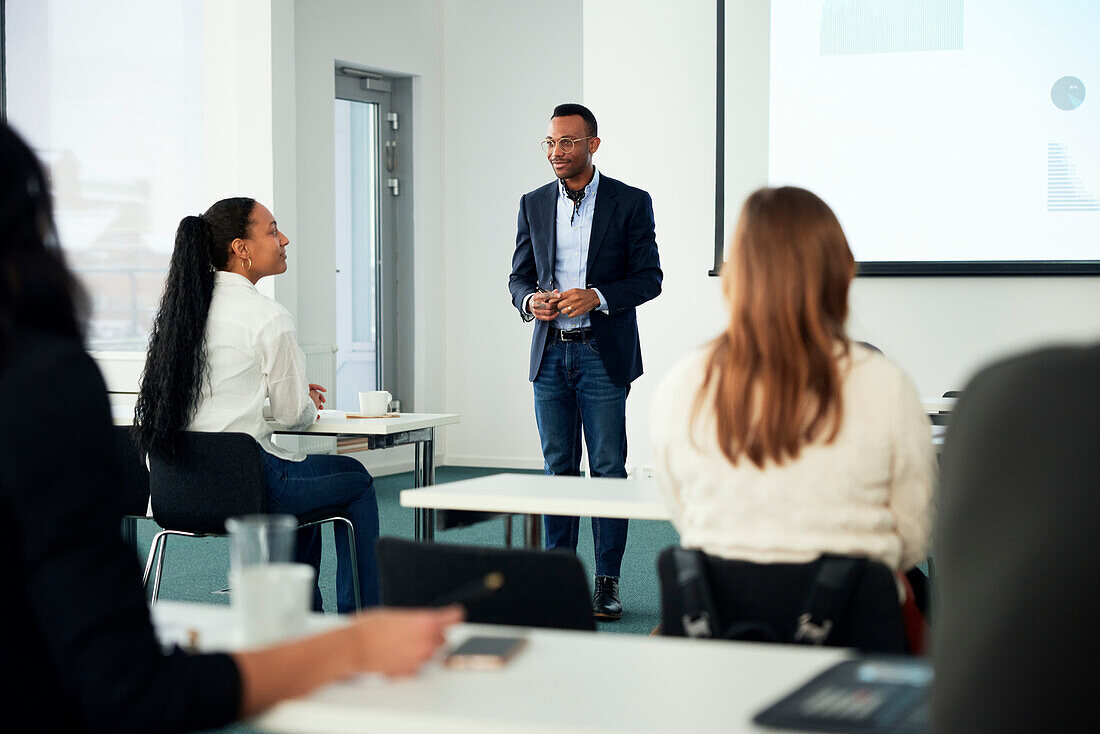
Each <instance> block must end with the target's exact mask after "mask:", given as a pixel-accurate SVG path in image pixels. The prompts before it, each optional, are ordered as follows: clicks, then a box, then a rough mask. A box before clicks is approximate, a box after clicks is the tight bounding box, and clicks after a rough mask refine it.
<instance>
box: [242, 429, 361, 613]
mask: <svg viewBox="0 0 1100 734" xmlns="http://www.w3.org/2000/svg"><path fill="white" fill-rule="evenodd" d="M260 455H261V456H262V457H263V463H264V474H265V475H266V476H267V509H268V512H286V513H289V514H291V515H302V514H304V513H306V512H310V511H311V510H318V509H320V508H322V507H340V508H343V509H344V510H346V511H347V513H348V517H349V518H351V522H352V524H353V525H355V556H356V559H357V560H358V561H359V598H360V601H361V602H362V605H363V606H364V607H368V606H375V605H377V604H378V593H379V592H378V563H377V562H376V561H375V558H374V541H375V540H377V538H378V500H377V498H376V497H375V495H374V479H373V478H372V477H371V475H370V473H368V472H367V470H366V467H364V466H363V465H362V464H360V463H359V462H358V461H356V460H355V459H353V458H351V457H350V456H329V455H326V454H313V455H310V456H307V457H306V458H305V459H304V460H303V461H287V460H286V459H280V458H279V457H278V456H272V455H271V454H269V453H267V452H266V451H260ZM345 528H346V526H344V525H342V524H339V523H338V524H337V527H336V528H335V533H334V535H335V536H336V608H337V610H339V612H340V613H341V614H343V613H346V612H354V611H355V593H354V590H353V587H352V583H351V567H350V565H349V559H350V558H351V554H350V552H349V551H348V540H347V533H346V532H345ZM298 561H299V562H300V563H308V564H310V565H311V566H313V568H314V569H316V570H317V571H318V573H319V572H320V569H321V533H320V529H319V528H318V527H316V526H315V527H312V528H308V529H306V530H302V531H299V533H298ZM319 583H320V577H319V576H318V584H319ZM313 608H314V609H316V610H318V611H320V609H321V589H320V586H319V585H318V587H317V588H315V589H314V591H313Z"/></svg>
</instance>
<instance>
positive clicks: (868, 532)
mask: <svg viewBox="0 0 1100 734" xmlns="http://www.w3.org/2000/svg"><path fill="white" fill-rule="evenodd" d="M705 364H706V353H705V351H703V350H700V351H699V352H696V353H695V354H692V355H690V356H689V357H687V358H686V359H684V360H682V361H681V362H680V363H679V364H678V365H676V367H675V368H674V369H673V370H672V372H671V373H669V375H668V376H667V377H665V379H664V380H663V381H662V382H661V384H660V386H659V387H658V388H657V393H656V396H655V398H654V401H653V405H652V411H651V422H652V427H651V436H652V439H653V442H654V448H655V453H656V461H657V467H658V472H657V476H658V482H659V484H660V486H661V490H662V492H663V493H664V496H665V499H666V501H667V503H668V506H669V509H670V511H671V514H672V518H673V519H672V522H673V524H674V525H675V526H676V529H677V530H678V531H679V533H680V541H681V543H682V545H683V546H684V547H685V548H699V549H702V550H703V551H705V552H706V553H708V554H711V555H715V556H720V557H722V558H731V559H740V560H746V561H753V562H756V563H806V562H809V561H812V560H814V559H815V558H817V557H818V556H819V555H821V554H822V553H839V554H846V555H856V556H863V557H867V558H872V559H875V560H878V561H882V562H883V563H885V564H886V565H887V566H889V567H890V568H892V569H895V570H905V569H908V568H910V567H912V566H913V565H915V564H916V563H918V562H919V561H921V560H922V559H923V558H924V556H925V554H926V553H927V548H928V536H929V525H930V514H931V503H932V486H933V483H934V481H935V454H934V452H933V449H932V439H931V431H930V430H929V424H928V419H927V417H926V416H925V414H924V411H923V409H922V408H921V404H920V399H919V398H918V397H917V392H916V389H915V388H914V386H913V383H912V381H911V380H910V379H909V378H908V377H907V376H906V375H905V374H904V373H903V372H902V371H901V369H899V368H898V367H897V366H896V365H894V364H893V363H892V362H891V361H890V360H888V359H886V358H885V357H883V356H882V355H881V354H878V353H876V352H873V351H871V350H869V349H866V348H865V347H862V346H860V345H858V344H853V345H852V346H851V353H850V357H848V358H843V359H842V362H841V374H842V375H843V388H842V391H843V392H842V399H843V402H844V414H843V423H842V425H841V427H840V432H839V433H838V434H837V437H836V439H835V440H834V441H833V442H832V443H830V444H824V443H823V441H821V440H820V439H819V440H817V441H815V442H814V443H813V444H810V445H805V446H803V447H802V449H801V452H800V453H799V455H798V458H797V459H794V460H790V459H788V460H787V461H785V462H784V463H782V464H778V465H777V464H776V463H774V462H773V461H771V460H768V461H767V462H766V463H765V465H764V468H763V469H759V468H757V467H756V466H755V465H754V464H753V463H752V462H750V461H749V460H748V459H747V458H740V459H739V460H738V462H737V465H736V466H734V465H732V464H730V462H729V461H728V460H727V459H726V457H725V455H724V454H723V453H722V452H721V450H720V449H719V448H718V441H717V437H716V428H715V419H714V408H713V400H712V399H711V400H707V401H704V403H703V404H702V407H701V409H700V415H699V416H696V417H695V420H694V421H693V419H692V415H691V412H692V407H693V405H694V401H695V394H696V391H697V390H698V389H699V386H700V385H702V383H703V378H704V366H705ZM692 426H694V434H692V430H693V429H692ZM693 438H694V443H693Z"/></svg>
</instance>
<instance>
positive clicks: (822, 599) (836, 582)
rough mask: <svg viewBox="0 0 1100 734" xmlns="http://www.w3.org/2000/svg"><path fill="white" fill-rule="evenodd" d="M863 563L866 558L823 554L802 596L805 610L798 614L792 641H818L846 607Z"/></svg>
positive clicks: (822, 638) (853, 591) (815, 643)
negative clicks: (807, 588) (805, 592)
mask: <svg viewBox="0 0 1100 734" xmlns="http://www.w3.org/2000/svg"><path fill="white" fill-rule="evenodd" d="M866 566H867V559H866V558H851V557H848V556H832V555H824V556H822V557H821V565H820V566H818V569H817V576H816V577H815V578H814V583H813V585H812V586H811V587H810V593H809V594H808V595H807V597H806V604H805V605H804V607H803V609H805V611H804V612H803V613H802V615H801V616H799V618H798V623H797V625H796V627H795V630H794V636H793V641H794V642H798V643H802V644H805V645H821V644H823V643H824V642H825V640H827V639H828V638H829V634H830V633H831V632H832V631H833V627H834V625H835V623H836V621H837V620H838V619H840V618H841V617H842V616H843V614H844V612H845V611H847V609H848V605H849V603H850V602H851V601H852V594H854V593H855V589H856V584H857V583H858V581H859V579H860V577H861V576H862V575H863V569H864V568H865V567H866Z"/></svg>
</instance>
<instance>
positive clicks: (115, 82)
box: [0, 0, 204, 350]
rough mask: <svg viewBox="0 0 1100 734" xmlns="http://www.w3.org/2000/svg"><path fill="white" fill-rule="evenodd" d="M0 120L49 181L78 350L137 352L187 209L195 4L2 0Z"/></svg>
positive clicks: (198, 111)
mask: <svg viewBox="0 0 1100 734" xmlns="http://www.w3.org/2000/svg"><path fill="white" fill-rule="evenodd" d="M0 5H2V7H3V10H4V21H5V43H4V46H5V48H4V50H5V92H6V94H5V96H6V111H7V119H8V122H9V123H10V124H11V125H12V127H14V128H15V129H16V130H18V131H19V132H20V134H22V135H23V136H24V137H25V138H26V139H27V140H28V142H29V143H30V144H31V145H32V146H33V147H34V149H35V151H36V152H37V153H38V155H39V157H40V158H42V160H43V161H44V162H45V163H46V165H47V167H48V169H49V172H50V177H51V179H52V185H53V192H54V196H55V206H56V210H57V211H56V215H57V224H58V228H59V234H60V237H61V243H62V246H63V247H64V249H65V251H66V255H67V257H68V262H69V265H70V267H72V268H73V270H75V271H76V272H77V273H78V275H79V276H80V278H81V279H82V281H83V282H84V285H85V287H86V288H87V289H88V291H89V293H90V295H91V297H92V304H93V309H92V314H91V323H90V333H89V337H90V342H91V346H93V347H95V348H98V349H109V350H144V349H145V346H146V340H147V336H148V332H149V329H150V326H151V322H152V319H153V316H154V314H155V313H156V308H157V304H158V302H159V300H160V295H161V290H162V288H163V284H164V276H165V273H166V272H167V269H168V261H169V257H170V256H171V252H172V244H173V239H174V236H175V230H176V226H177V225H178V223H179V220H180V219H181V218H182V217H183V215H184V214H188V213H195V214H197V213H199V211H198V209H197V207H199V206H201V204H200V202H199V198H200V193H199V188H200V186H201V179H202V176H201V174H202V170H203V156H204V144H203V106H202V101H203V94H202V92H203V86H202V85H203V53H202V7H203V3H202V1H201V0H156V2H149V1H148V0H97V1H96V2H86V1H84V0H4V1H3V2H2V3H0Z"/></svg>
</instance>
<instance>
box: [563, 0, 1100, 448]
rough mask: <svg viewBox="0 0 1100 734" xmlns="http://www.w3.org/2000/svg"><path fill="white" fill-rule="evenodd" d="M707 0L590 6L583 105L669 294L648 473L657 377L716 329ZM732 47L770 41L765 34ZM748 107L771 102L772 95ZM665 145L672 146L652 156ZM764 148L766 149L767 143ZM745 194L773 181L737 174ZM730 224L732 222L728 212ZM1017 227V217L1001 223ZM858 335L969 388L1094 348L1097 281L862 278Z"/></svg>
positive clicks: (643, 399) (646, 327) (946, 382)
mask: <svg viewBox="0 0 1100 734" xmlns="http://www.w3.org/2000/svg"><path fill="white" fill-rule="evenodd" d="M714 13H715V7H714V2H713V0H689V1H685V2H680V3H676V4H674V5H673V4H669V3H666V2H663V1H662V0H587V1H586V2H585V5H584V60H585V63H584V92H585V95H584V100H585V104H587V105H588V106H589V107H591V108H592V109H593V111H594V112H595V114H596V116H597V118H598V119H599V120H600V131H601V137H602V138H603V139H604V142H603V145H602V146H601V148H600V152H599V154H598V156H599V157H600V158H601V159H602V165H603V168H602V169H601V170H606V172H607V173H608V174H609V175H612V176H616V177H619V178H622V179H624V180H626V181H628V182H630V183H632V184H634V185H637V186H641V187H643V188H646V189H648V190H649V191H650V193H651V194H652V195H653V202H654V210H655V215H656V220H657V242H658V245H659V247H660V251H661V264H662V265H663V266H664V270H665V292H664V294H663V295H661V296H660V297H659V298H658V299H657V300H656V301H654V302H653V303H651V304H647V305H645V306H642V308H641V309H640V310H639V321H640V328H641V332H642V353H643V356H644V358H645V361H646V374H645V375H643V377H642V378H641V379H640V380H639V381H638V382H637V383H636V386H635V390H634V392H632V393H631V396H630V401H629V406H630V407H629V425H628V430H629V434H630V446H631V458H630V461H631V462H632V463H636V464H639V465H642V464H645V463H648V462H649V458H648V457H649V453H648V427H647V425H646V420H645V417H646V413H647V411H648V409H649V405H648V403H649V397H650V395H651V392H652V389H653V387H654V384H655V383H656V382H657V380H658V379H659V378H660V375H661V374H663V373H664V372H665V370H667V369H668V367H669V366H670V365H671V364H672V363H673V362H674V361H675V360H676V358H677V357H678V355H680V354H682V353H683V352H684V351H685V350H686V349H689V348H691V347H693V346H695V345H698V344H701V343H703V342H704V341H706V340H707V339H709V338H710V337H711V336H713V335H714V334H716V333H717V332H718V330H719V329H721V328H722V325H723V320H724V312H723V306H722V303H721V298H720V291H719V284H718V280H717V279H716V278H708V277H707V275H706V272H707V269H708V268H709V266H710V264H711V262H712V260H713V229H712V228H713V209H714V204H713V196H714V188H713V182H714V165H713V159H714V66H715V56H714V54H715V50H714V44H715V42H714V37H715V33H714ZM734 42H735V43H739V44H752V43H758V44H760V43H764V44H766V42H767V41H766V38H761V37H760V35H759V34H757V35H755V36H750V37H748V38H738V39H736V41H734ZM759 94H760V95H761V96H759V97H758V98H753V97H752V96H751V95H750V96H746V97H743V98H742V99H741V100H740V103H741V104H744V105H764V106H766V105H767V98H766V94H767V91H766V86H761V87H760V92H759ZM657 136H663V137H666V140H667V143H666V144H664V145H654V144H653V142H652V141H653V140H654V139H655V138H656V137H657ZM759 144H760V145H761V146H766V141H763V140H762V141H760V143H759ZM737 176H738V177H739V178H738V181H737V183H736V185H738V186H743V187H744V188H745V189H746V190H751V188H753V187H755V186H756V185H758V184H759V182H760V181H763V180H765V179H766V176H767V172H766V170H763V171H761V170H756V169H754V168H752V167H748V168H746V169H745V170H740V171H738V172H737ZM732 216H736V213H732ZM1005 216H1011V212H1005ZM851 302H852V315H851V320H850V323H849V327H850V331H851V333H852V335H853V336H854V337H856V338H858V339H865V340H867V341H870V342H872V343H874V344H876V345H877V346H879V347H880V348H881V349H883V350H884V351H885V352H886V353H887V354H888V355H890V356H891V357H892V358H893V359H895V360H896V361H897V362H899V363H900V364H901V365H902V366H903V367H904V368H905V369H906V370H907V371H908V372H909V374H910V375H911V376H912V377H913V378H914V380H915V381H916V383H917V386H918V390H919V391H920V392H921V393H922V394H923V395H929V396H931V395H938V394H941V393H942V392H943V391H945V390H948V389H957V388H959V387H961V386H962V385H963V384H964V383H965V381H966V379H967V377H968V376H969V375H971V374H972V373H973V372H974V371H975V370H976V369H977V368H978V367H979V366H981V365H982V364H983V363H985V362H987V361H988V360H990V359H992V358H994V357H997V356H999V355H1002V354H1005V353H1008V352H1014V351H1018V350H1023V349H1028V348H1032V347H1035V346H1038V345H1040V344H1043V343H1047V342H1050V341H1055V340H1073V341H1085V340H1096V339H1100V278H1009V277H1005V278H859V279H857V281H856V283H855V286H854V288H853V292H852V299H851Z"/></svg>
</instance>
